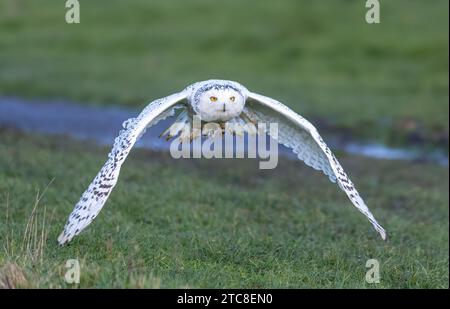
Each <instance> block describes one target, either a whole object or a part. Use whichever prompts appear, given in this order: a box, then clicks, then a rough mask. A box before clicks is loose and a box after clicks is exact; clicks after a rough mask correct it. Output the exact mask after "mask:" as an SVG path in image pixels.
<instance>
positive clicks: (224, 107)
mask: <svg viewBox="0 0 450 309" xmlns="http://www.w3.org/2000/svg"><path fill="white" fill-rule="evenodd" d="M226 111H227V110H226V104H225V103H223V109H222V112H226Z"/></svg>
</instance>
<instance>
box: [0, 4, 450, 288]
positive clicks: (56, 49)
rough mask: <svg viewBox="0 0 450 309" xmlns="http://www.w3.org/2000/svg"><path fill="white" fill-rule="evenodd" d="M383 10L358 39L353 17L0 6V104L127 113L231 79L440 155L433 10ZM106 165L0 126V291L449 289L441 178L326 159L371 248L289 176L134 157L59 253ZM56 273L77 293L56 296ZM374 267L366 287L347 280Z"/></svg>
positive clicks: (355, 134) (333, 205)
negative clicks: (71, 271)
mask: <svg viewBox="0 0 450 309" xmlns="http://www.w3.org/2000/svg"><path fill="white" fill-rule="evenodd" d="M380 2H381V23H380V24H376V25H369V24H367V23H366V22H365V14H366V11H367V9H366V8H365V1H362V0H361V1H351V0H332V1H299V0H296V1H294V0H284V1H262V0H255V1H250V0H239V1H238V0H229V1H220V2H219V1H207V0H193V1H185V0H176V1H174V0H165V1H162V0H153V1H148V0H145V1H144V0H134V1H119V0H110V1H100V0H89V1H88V0H80V5H81V23H80V24H72V25H70V24H67V23H66V22H65V13H66V8H65V5H64V4H65V1H55V0H39V1H32V0H28V1H26V0H2V1H1V2H0V96H1V97H6V98H7V97H8V96H18V97H21V98H25V99H30V101H31V102H33V101H32V99H36V98H37V99H43V100H46V99H51V100H54V99H61V100H63V101H66V100H68V101H74V102H76V103H79V104H86V105H88V104H96V105H100V106H102V105H111V106H114V105H120V106H128V107H132V108H135V109H136V110H140V109H141V108H143V107H144V106H145V105H146V104H147V103H148V102H150V101H152V100H153V99H155V98H158V97H162V96H166V95H168V94H170V93H173V92H175V91H178V90H180V89H182V88H183V87H185V86H186V85H188V84H190V83H192V82H195V81H199V80H204V79H210V78H221V79H232V80H236V81H238V82H241V83H243V84H244V85H245V86H247V87H248V88H249V89H251V90H252V91H255V92H259V93H262V94H266V95H268V96H271V97H274V98H277V99H279V100H280V101H282V102H284V103H285V104H287V105H289V106H290V107H291V108H293V109H294V110H295V111H297V112H299V113H300V114H302V115H303V116H305V117H307V118H308V119H311V120H312V122H313V123H314V124H316V125H317V127H318V129H319V131H321V132H322V129H327V130H329V131H334V132H336V134H338V135H347V136H350V137H351V138H355V140H358V139H366V140H371V141H381V142H384V143H387V144H397V145H402V146H403V145H407V146H410V145H416V146H418V147H422V148H425V147H428V145H430V146H433V147H438V148H439V149H440V150H443V151H444V152H446V153H448V131H449V118H448V112H449V103H448V101H449V92H448V83H449V80H448V69H449V63H448V53H449V48H448V34H449V33H448V32H449V31H448V21H449V18H448V17H449V16H448V14H449V13H448V9H449V2H448V1H447V0H432V1H424V0H390V1H383V0H380ZM108 151H109V147H101V146H99V145H96V144H94V143H90V142H80V141H76V140H73V139H70V138H67V137H54V136H42V135H38V134H26V133H23V132H20V131H18V130H16V129H14V128H11V127H4V126H2V125H0V209H1V212H0V213H1V214H2V216H1V218H0V244H3V248H1V249H0V288H1V287H50V288H51V287H102V288H104V287H119V288H122V287H194V288H198V287H209V288H211V287H213V288H221V287H222V288H223V287H225V288H230V287H235V288H239V287H250V288H260V287H276V288H286V287H295V288H298V287H305V288H324V287H328V288H336V287H338V288H348V287H351V288H374V287H375V288H378V287H380V288H448V282H449V271H448V269H449V268H448V267H449V255H448V252H449V248H448V246H449V238H448V237H449V234H448V229H449V192H448V180H449V174H448V171H449V170H448V166H442V165H437V164H433V163H430V162H413V161H404V162H401V161H390V160H375V159H370V158H366V157H362V156H357V155H350V154H346V153H340V152H337V155H338V157H339V159H340V161H341V162H342V164H343V166H344V168H345V169H346V171H347V172H348V174H349V175H350V177H351V178H352V180H353V181H354V182H355V184H356V185H357V187H358V189H359V191H360V192H361V194H362V196H363V197H364V198H365V200H366V202H367V204H368V205H369V207H370V209H371V210H372V211H373V213H374V215H375V217H376V218H377V219H378V221H379V222H380V223H381V224H382V225H383V226H384V227H385V228H386V229H387V231H388V235H389V237H388V241H387V242H383V241H381V240H380V239H379V237H378V235H376V234H375V232H374V231H373V230H372V228H371V226H370V224H369V223H368V222H366V220H365V219H364V218H363V217H362V215H361V214H360V213H359V212H357V211H355V209H353V208H352V207H351V205H349V201H348V200H347V198H346V196H345V194H343V192H341V191H339V189H338V188H337V187H336V185H335V184H332V183H330V182H329V181H328V179H326V177H324V176H323V175H321V174H319V173H317V172H316V171H314V170H312V169H310V168H307V167H305V166H304V165H303V164H302V163H300V162H297V161H290V160H286V159H285V158H281V157H280V163H279V167H278V168H277V169H275V170H271V171H261V170H258V168H257V162H256V161H255V160H199V161H196V160H174V159H172V158H170V157H169V155H168V154H164V153H157V152H151V151H148V150H142V149H136V150H133V152H132V153H131V154H130V157H129V158H128V160H127V162H126V163H125V165H124V168H123V171H122V173H121V178H120V180H119V182H118V185H117V188H116V189H115V191H114V192H113V193H112V194H111V197H110V199H109V200H108V203H107V205H106V207H105V209H104V210H102V212H101V215H100V216H99V218H98V219H97V220H96V221H95V222H94V223H93V224H92V226H90V227H89V228H88V229H87V230H86V231H85V232H83V233H82V234H81V235H80V236H79V237H77V238H76V239H74V241H73V243H72V245H71V246H69V247H64V248H60V247H58V245H57V244H56V237H57V235H58V234H59V233H60V231H61V229H62V227H63V225H64V222H65V220H66V218H67V216H68V214H69V212H70V211H71V210H72V208H73V205H74V204H75V203H76V201H77V200H78V199H79V197H80V195H81V193H82V192H83V191H84V190H85V189H86V187H87V185H88V184H89V183H90V181H91V180H92V178H93V177H94V175H95V174H96V173H97V172H98V170H99V168H100V167H101V166H102V164H103V163H104V161H105V159H106V154H107V153H108ZM47 187H48V188H47ZM46 188H47V189H46ZM43 192H44V193H43ZM34 207H36V210H35V211H34V212H33V211H32V210H33V208H34ZM3 215H4V216H3ZM30 230H31V231H33V233H31V232H30ZM69 258H78V259H79V260H80V263H81V265H82V275H81V283H80V284H79V285H75V286H74V285H69V284H67V283H65V282H64V279H63V278H64V273H65V271H66V269H65V266H64V265H65V262H66V260H67V259H69ZM371 258H376V259H379V261H380V269H381V283H380V284H377V285H373V284H369V283H367V282H366V281H365V280H364V276H365V272H366V271H367V269H366V267H365V263H366V261H367V260H368V259H371Z"/></svg>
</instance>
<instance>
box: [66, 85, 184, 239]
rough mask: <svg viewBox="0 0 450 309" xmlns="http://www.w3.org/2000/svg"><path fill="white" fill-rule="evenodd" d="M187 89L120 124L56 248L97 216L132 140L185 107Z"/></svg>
mask: <svg viewBox="0 0 450 309" xmlns="http://www.w3.org/2000/svg"><path fill="white" fill-rule="evenodd" d="M188 94H189V93H188V90H184V91H182V92H179V93H175V94H173V95H170V96H168V97H164V98H161V99H158V100H155V101H153V102H151V103H150V104H149V105H148V106H147V107H146V108H145V109H144V110H143V111H142V112H141V113H140V114H139V116H138V117H136V118H131V119H128V120H127V121H125V122H124V124H123V126H124V129H123V130H121V131H120V134H119V136H118V137H117V138H116V139H115V141H114V146H113V148H112V150H111V152H110V153H109V155H108V160H107V161H106V163H105V165H104V166H103V167H102V168H101V170H100V172H99V173H98V174H97V176H96V177H95V178H94V180H93V181H92V183H91V184H90V185H89V187H88V188H87V190H86V191H85V192H84V193H83V195H82V196H81V198H80V200H79V202H78V203H77V204H76V205H75V208H74V209H73V211H72V213H71V214H70V216H69V219H68V220H67V223H66V225H65V227H64V231H63V232H62V233H61V234H60V235H59V237H58V242H59V244H60V245H64V244H66V243H68V242H69V241H70V240H71V239H72V238H73V237H74V236H76V235H78V234H79V233H80V232H81V231H82V230H83V229H84V228H85V227H86V226H88V225H89V224H90V223H91V222H92V220H94V218H95V217H96V216H97V215H98V213H99V212H100V210H101V209H102V207H103V206H104V204H105V202H106V200H107V199H108V197H109V195H110V193H111V191H112V189H113V188H114V186H115V185H116V183H117V179H118V178H119V172H120V168H121V166H122V164H123V162H124V161H125V159H126V158H127V156H128V154H129V152H130V150H131V148H132V147H133V146H134V144H135V143H136V141H137V140H138V139H139V138H140V137H141V136H142V134H144V133H145V130H146V129H147V128H148V127H150V126H152V125H155V124H156V123H157V122H158V121H160V120H162V119H164V118H166V117H169V116H172V115H174V113H175V109H177V108H186V105H185V104H184V103H183V101H184V100H185V99H186V98H187V96H188Z"/></svg>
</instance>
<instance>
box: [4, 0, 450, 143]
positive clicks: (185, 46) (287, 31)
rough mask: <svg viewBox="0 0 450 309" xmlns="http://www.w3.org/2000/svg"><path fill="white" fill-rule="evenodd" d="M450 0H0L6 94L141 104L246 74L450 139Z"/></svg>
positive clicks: (388, 127)
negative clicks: (70, 16)
mask: <svg viewBox="0 0 450 309" xmlns="http://www.w3.org/2000/svg"><path fill="white" fill-rule="evenodd" d="M448 6H449V4H448V1H447V0H433V1H422V0H414V1H413V0H396V1H381V24H378V25H369V24H366V22H365V20H364V16H365V13H366V8H365V6H364V1H344V0H339V1H338V0H336V1H298V0H290V1H288V0H286V1H248V0H232V1H222V2H221V3H220V5H217V3H215V2H214V1H207V0H195V1H184V0H178V1H165V0H157V1H147V0H137V1H132V2H129V1H119V0H112V1H108V3H105V2H104V1H100V0H96V1H94V0H89V1H81V24H79V25H68V24H66V23H65V21H64V16H65V7H64V3H63V2H61V1H53V0H41V1H24V0H22V1H19V0H6V1H2V3H1V4H0V68H1V70H0V93H1V94H4V95H5V94H12V95H19V96H28V97H36V96H38V97H43V98H47V97H48V98H55V97H56V98H65V99H72V100H75V101H80V102H91V103H100V104H120V105H129V106H137V107H143V106H144V105H145V104H146V102H149V101H151V100H152V99H155V98H158V97H161V96H165V95H167V94H169V93H173V92H174V91H176V90H178V89H181V88H183V87H184V86H186V85H187V84H190V83H191V82H194V81H198V80H203V79H208V78H225V79H233V80H237V81H240V82H242V83H244V84H245V85H247V86H248V87H249V88H250V89H252V90H254V91H257V92H261V93H264V94H267V95H270V96H273V97H275V98H278V99H280V100H282V101H284V102H286V103H287V104H288V105H290V106H291V107H293V108H294V109H295V110H296V111H298V112H300V113H302V114H303V115H305V116H308V117H318V118H322V119H326V120H327V121H329V122H331V123H332V124H333V126H335V127H338V128H344V129H346V130H350V131H352V132H353V134H355V135H358V136H361V137H367V138H372V139H378V140H383V141H391V142H398V141H402V140H404V139H405V138H411V139H413V140H417V136H418V135H420V137H421V138H422V139H425V140H432V141H434V142H437V143H439V142H442V140H444V142H445V143H446V144H447V146H448V112H449V105H448V101H449V96H448V66H449V62H448V52H449V50H448V35H449V33H448V9H449V7H448Z"/></svg>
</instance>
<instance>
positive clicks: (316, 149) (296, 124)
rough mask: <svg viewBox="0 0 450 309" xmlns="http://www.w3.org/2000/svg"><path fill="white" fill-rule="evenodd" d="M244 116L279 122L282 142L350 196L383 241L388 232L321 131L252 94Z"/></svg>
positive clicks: (254, 119) (299, 117)
mask: <svg viewBox="0 0 450 309" xmlns="http://www.w3.org/2000/svg"><path fill="white" fill-rule="evenodd" d="M248 98H249V100H248V102H247V105H246V107H245V110H244V113H246V114H247V116H248V117H249V118H250V119H251V120H252V121H255V122H259V121H263V122H265V123H270V122H276V123H278V141H279V142H280V143H281V144H284V145H285V146H287V147H289V148H291V149H293V151H294V152H295V153H296V154H297V155H298V158H299V159H300V160H302V161H304V162H305V163H306V164H307V165H309V166H311V167H313V168H315V169H318V170H322V171H323V172H324V173H325V174H326V175H327V176H328V177H329V178H330V180H331V181H332V182H335V181H337V183H338V186H339V187H340V188H341V189H342V190H343V191H344V192H345V193H346V194H347V196H348V198H349V199H350V201H351V202H352V203H353V205H354V206H355V207H356V208H357V209H358V210H359V211H360V212H361V213H362V214H364V215H365V216H366V217H367V219H368V220H369V221H370V223H371V224H372V226H373V227H374V228H375V230H376V231H377V232H378V233H379V234H380V236H381V238H382V239H386V231H385V230H384V228H383V227H381V225H380V224H379V223H378V222H377V220H376V219H375V218H374V216H373V214H372V213H371V212H370V210H369V208H368V207H367V205H366V204H365V203H364V201H363V199H362V198H361V196H360V195H359V193H358V191H357V190H356V188H355V186H354V185H353V183H352V181H351V180H350V178H349V177H348V176H347V174H346V173H345V171H344V169H343V168H342V166H341V164H340V163H339V161H338V160H337V159H336V157H335V156H334V154H333V153H332V152H331V150H330V148H329V147H328V146H327V144H326V143H325V142H324V140H323V139H322V137H321V136H320V134H319V132H318V131H317V129H316V128H315V127H314V126H313V125H312V124H311V123H310V122H309V121H307V120H306V119H305V118H303V117H301V116H300V115H298V114H297V113H295V112H294V111H293V110H291V109H290V108H289V107H287V106H286V105H284V104H282V103H280V102H278V101H276V100H274V99H272V98H269V97H266V96H263V95H259V94H256V93H251V92H249V93H248Z"/></svg>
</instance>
